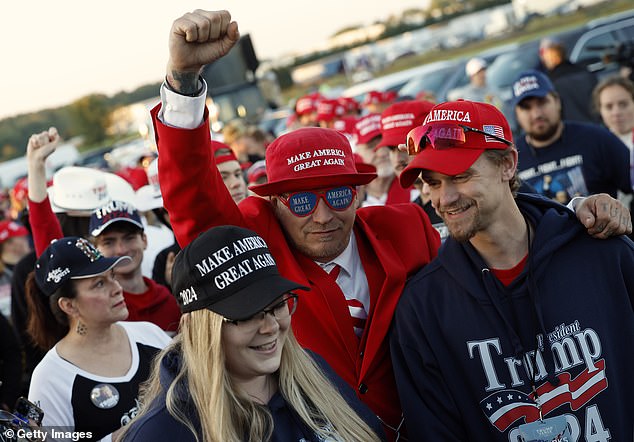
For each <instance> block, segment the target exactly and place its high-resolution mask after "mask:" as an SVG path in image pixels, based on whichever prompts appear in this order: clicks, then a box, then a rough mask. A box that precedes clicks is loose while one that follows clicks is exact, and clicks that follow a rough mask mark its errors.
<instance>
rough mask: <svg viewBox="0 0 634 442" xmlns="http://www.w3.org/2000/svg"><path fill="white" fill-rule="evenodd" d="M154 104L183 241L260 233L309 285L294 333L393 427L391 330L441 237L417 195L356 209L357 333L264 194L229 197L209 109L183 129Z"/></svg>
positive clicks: (164, 184)
mask: <svg viewBox="0 0 634 442" xmlns="http://www.w3.org/2000/svg"><path fill="white" fill-rule="evenodd" d="M159 108H160V106H157V107H156V108H154V109H153V111H152V116H153V120H154V126H155V133H156V138H157V143H158V147H159V152H160V157H161V161H160V162H159V176H160V185H161V190H162V194H163V200H164V205H165V208H166V209H167V210H168V211H169V213H170V221H171V223H172V226H173V228H174V233H175V235H176V239H177V240H178V242H179V244H180V245H181V247H184V246H186V245H187V244H188V243H189V242H191V241H192V240H193V239H194V238H195V237H196V236H197V235H198V234H199V233H201V232H203V231H205V230H207V229H209V228H211V227H213V226H218V225H236V226H242V227H246V228H249V229H251V230H254V231H255V232H257V233H258V234H259V235H260V236H262V238H264V240H265V241H266V242H267V244H268V245H269V248H270V250H271V253H272V255H273V257H274V258H275V260H276V262H277V265H278V268H279V270H280V273H281V274H282V275H283V276H284V277H286V278H288V279H291V280H293V281H296V282H298V283H300V284H302V285H305V286H309V287H310V289H311V290H310V292H306V293H301V294H300V303H299V308H298V309H297V312H296V313H295V314H294V315H293V317H292V324H293V330H294V333H295V335H296V336H297V339H298V340H299V342H300V343H301V344H302V346H304V347H306V348H309V349H311V350H313V351H315V352H317V353H318V354H320V355H322V356H323V357H324V358H325V359H326V361H327V362H328V363H329V364H330V365H331V366H332V367H333V368H334V369H335V371H336V372H337V373H338V374H339V375H340V376H341V377H342V378H343V379H344V380H345V381H346V382H348V383H349V384H350V385H351V386H352V387H353V388H354V389H355V391H356V392H357V395H358V396H359V398H360V399H361V400H362V401H363V402H365V403H366V404H367V405H368V406H369V407H370V408H371V409H372V410H373V411H374V412H375V413H376V414H377V415H379V417H380V418H381V419H382V420H383V421H384V422H386V423H388V424H389V425H391V426H393V427H395V426H397V425H398V423H399V422H400V421H401V407H400V404H399V400H398V396H397V392H396V385H395V381H394V375H393V371H392V364H391V359H390V352H389V346H388V339H387V334H388V331H389V329H390V325H391V322H392V317H393V314H394V309H395V307H396V304H397V302H398V299H399V297H400V295H401V292H402V290H403V287H404V286H405V283H406V281H407V279H408V278H409V277H410V276H412V275H413V274H414V273H415V272H416V271H417V270H419V269H420V268H421V267H422V266H424V265H425V264H427V263H428V262H429V261H431V260H432V259H433V258H434V257H435V256H436V253H437V249H438V247H439V245H440V239H439V236H438V233H437V232H436V231H435V229H434V228H433V227H432V226H431V224H430V222H429V219H428V218H427V215H425V213H424V212H423V210H422V209H421V208H420V207H419V206H417V205H414V204H402V205H395V206H385V207H368V208H363V209H359V210H358V211H357V216H356V220H355V223H354V234H355V237H356V240H357V243H358V248H359V254H360V258H361V262H362V264H363V268H364V269H365V273H366V276H367V279H368V284H369V289H370V301H371V302H370V311H369V312H368V318H367V323H366V327H365V330H364V333H363V336H362V337H361V339H359V338H358V337H357V335H356V334H355V333H354V330H353V318H352V317H351V316H350V313H349V309H348V305H347V303H346V299H345V297H344V296H343V293H341V290H340V289H339V287H338V286H337V285H336V283H335V282H334V281H333V280H332V279H331V278H330V277H329V276H328V275H327V273H326V272H325V271H324V270H322V269H321V267H319V266H318V265H317V264H316V263H315V262H314V261H313V260H312V259H310V258H308V257H306V256H304V255H302V254H301V253H300V252H299V251H297V250H296V249H294V248H293V247H292V246H291V245H290V244H289V243H288V242H287V240H286V238H285V236H284V232H283V231H282V227H281V225H280V224H279V222H278V220H277V218H276V216H275V214H274V212H273V208H272V206H271V204H270V203H269V201H268V200H266V199H263V198H256V197H249V198H247V199H246V200H243V201H242V202H241V203H240V204H239V205H236V204H235V203H234V202H233V200H232V198H231V196H230V194H229V192H228V191H227V189H226V187H225V185H224V183H223V182H222V178H221V176H220V174H219V173H218V170H217V168H216V167H215V163H214V158H213V155H212V154H211V153H212V150H211V148H210V143H211V140H210V134H209V129H208V128H209V122H208V119H207V116H208V115H207V112H205V120H204V122H203V123H202V124H201V125H200V126H199V127H198V128H197V129H193V130H187V129H180V128H174V127H168V126H166V125H164V124H163V123H162V122H161V121H159V120H158V117H157V113H158V110H159ZM185 148H186V150H184V149H185ZM336 292H338V293H336ZM335 293H336V294H335ZM388 433H389V432H388ZM391 436H392V437H393V435H391Z"/></svg>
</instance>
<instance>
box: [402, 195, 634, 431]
mask: <svg viewBox="0 0 634 442" xmlns="http://www.w3.org/2000/svg"><path fill="white" fill-rule="evenodd" d="M517 203H518V206H519V208H520V211H521V212H522V213H523V215H524V217H525V218H526V219H527V220H528V221H529V222H530V223H531V224H532V225H533V227H534V229H535V232H534V238H533V242H532V246H531V251H530V253H529V259H528V260H527V263H526V266H525V268H524V270H523V272H522V273H521V274H520V276H518V277H517V278H516V279H515V280H514V281H513V282H512V283H511V284H510V285H509V286H507V287H505V286H503V285H502V284H501V283H500V282H499V280H498V279H497V278H496V277H495V276H494V275H493V274H492V272H491V271H489V269H488V268H487V266H486V264H485V263H484V261H483V260H482V258H481V257H480V255H479V254H478V253H477V252H476V251H475V249H474V248H473V247H472V246H471V245H470V243H468V242H466V243H458V242H456V241H455V240H454V239H453V238H449V239H447V241H446V242H445V244H444V245H443V247H441V249H440V252H439V255H438V258H437V259H436V260H434V261H433V262H432V263H431V264H429V265H427V266H426V267H425V268H424V269H423V270H421V271H420V272H419V273H418V274H417V275H416V276H415V277H414V278H413V279H412V280H411V281H410V282H409V283H408V285H407V286H406V288H405V291H404V293H403V296H402V297H401V299H400V302H399V305H398V307H397V310H396V316H395V319H394V327H393V331H392V335H391V350H392V359H393V365H394V373H395V377H396V383H397V386H398V391H399V395H400V398H401V403H402V406H403V411H404V414H405V425H406V427H407V430H408V433H409V434H410V435H416V440H417V441H434V442H437V441H441V442H442V441H483V442H484V441H486V442H492V441H500V442H502V441H505V442H508V441H514V442H515V441H517V440H518V435H519V430H518V426H519V425H521V424H523V423H525V422H532V421H535V420H536V419H538V418H539V411H538V408H537V406H536V404H535V401H534V400H533V396H532V395H531V391H532V385H534V386H535V387H536V388H537V392H538V396H539V399H540V400H541V402H542V411H543V415H544V418H548V417H553V416H560V415H565V416H566V419H567V422H568V425H569V431H571V432H572V435H571V436H570V437H569V438H568V441H569V442H572V441H577V440H579V441H590V440H592V441H608V440H612V441H617V440H618V441H626V440H628V441H629V440H632V437H633V428H634V311H633V305H634V243H632V242H631V241H630V240H629V239H628V238H626V237H615V238H611V239H608V240H596V239H593V238H591V237H590V236H589V235H587V234H586V233H585V229H584V228H583V227H582V226H581V224H579V223H578V222H577V220H576V218H575V216H574V214H573V213H572V212H570V211H568V210H567V209H566V208H564V207H563V206H560V205H558V204H556V203H554V202H551V201H548V200H546V199H544V198H540V197H539V196H536V195H532V196H529V195H523V194H520V195H518V197H517ZM536 349H538V351H537V353H535V351H536ZM535 355H536V356H535ZM535 360H536V366H537V370H535V376H532V375H531V371H532V370H531V369H530V368H531V367H532V366H534V365H535V364H533V362H532V361H535Z"/></svg>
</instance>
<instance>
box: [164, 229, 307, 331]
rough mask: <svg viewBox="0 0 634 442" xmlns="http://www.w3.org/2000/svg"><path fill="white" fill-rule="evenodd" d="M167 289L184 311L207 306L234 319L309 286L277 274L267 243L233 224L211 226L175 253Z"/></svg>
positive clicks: (253, 233) (244, 316)
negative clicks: (172, 293)
mask: <svg viewBox="0 0 634 442" xmlns="http://www.w3.org/2000/svg"><path fill="white" fill-rule="evenodd" d="M172 288H173V292H174V295H175V296H176V300H177V301H178V305H179V307H180V309H181V311H182V312H183V313H186V312H192V311H196V310H201V309H203V308H207V309H209V310H211V311H213V312H215V313H218V314H219V315H222V316H224V317H225V318H229V319H234V320H239V319H245V318H248V317H250V316H252V315H254V314H255V313H257V312H259V311H261V310H262V309H263V308H265V307H266V306H267V305H269V304H270V303H271V302H273V301H275V300H276V299H277V298H279V297H280V296H281V295H283V294H284V293H287V292H290V291H292V290H296V289H302V290H309V289H308V287H304V286H302V285H300V284H298V283H296V282H293V281H289V280H288V279H286V278H283V277H282V276H280V274H279V272H278V270H277V265H276V264H275V260H274V259H273V256H271V252H270V251H269V248H268V246H267V244H266V243H265V242H264V240H263V239H262V238H261V237H260V236H259V235H258V234H257V233H255V232H253V231H251V230H248V229H244V228H242V227H236V226H219V227H213V228H211V229H209V230H207V231H206V232H204V233H202V234H200V235H199V236H198V237H197V238H196V239H194V240H193V241H192V242H191V243H190V244H189V245H187V247H185V248H184V249H183V250H181V251H180V252H179V253H178V255H176V260H175V261H174V267H173V269H172Z"/></svg>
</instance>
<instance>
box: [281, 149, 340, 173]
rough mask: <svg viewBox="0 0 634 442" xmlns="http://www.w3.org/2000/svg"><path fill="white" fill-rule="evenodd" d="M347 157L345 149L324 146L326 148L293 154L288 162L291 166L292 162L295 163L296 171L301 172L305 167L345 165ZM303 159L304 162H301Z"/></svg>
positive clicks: (294, 169)
mask: <svg viewBox="0 0 634 442" xmlns="http://www.w3.org/2000/svg"><path fill="white" fill-rule="evenodd" d="M319 157H321V158H319ZM345 157H346V153H345V151H344V150H343V149H337V148H324V149H313V150H312V151H309V152H302V153H300V154H297V155H293V156H292V157H290V158H287V160H286V161H287V163H288V165H289V166H290V165H291V164H295V163H297V164H295V165H294V166H293V171H294V172H299V171H301V170H305V169H312V168H313V167H321V166H332V165H337V166H344V165H345V162H344V160H343V158H345ZM303 160H308V161H303ZM299 161H303V162H299Z"/></svg>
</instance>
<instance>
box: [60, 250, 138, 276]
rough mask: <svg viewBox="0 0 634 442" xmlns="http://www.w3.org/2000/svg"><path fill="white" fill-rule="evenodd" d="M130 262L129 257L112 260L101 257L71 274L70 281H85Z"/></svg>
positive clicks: (113, 258) (117, 257)
mask: <svg viewBox="0 0 634 442" xmlns="http://www.w3.org/2000/svg"><path fill="white" fill-rule="evenodd" d="M130 261H132V258H130V257H129V256H113V257H112V258H105V257H101V258H99V259H97V260H96V261H92V262H91V263H90V264H89V265H87V266H86V267H84V268H83V269H81V270H80V271H78V272H73V273H74V274H73V276H71V277H70V279H85V278H92V277H93V276H97V275H101V274H102V273H105V272H107V271H109V270H111V269H113V268H115V267H116V266H118V265H119V264H124V263H125V264H127V263H128V262H130Z"/></svg>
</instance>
